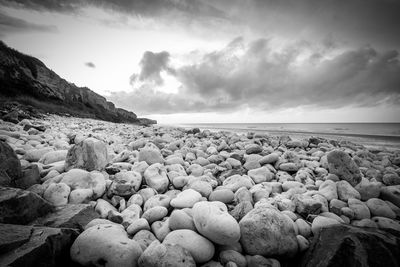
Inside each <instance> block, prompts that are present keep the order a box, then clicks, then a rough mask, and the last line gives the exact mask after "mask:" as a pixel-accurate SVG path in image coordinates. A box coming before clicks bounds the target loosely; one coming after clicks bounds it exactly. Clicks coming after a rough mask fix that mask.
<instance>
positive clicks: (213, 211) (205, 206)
mask: <svg viewBox="0 0 400 267" xmlns="http://www.w3.org/2000/svg"><path fill="white" fill-rule="evenodd" d="M220 203H221V204H222V205H224V204H223V203H222V202H220ZM193 221H194V224H195V226H196V229H197V230H198V231H199V233H200V234H201V235H203V236H205V237H207V238H208V239H209V240H211V241H213V242H214V243H216V244H220V245H229V244H231V243H234V242H237V241H239V239H240V228H239V224H238V223H237V221H236V220H235V219H234V218H233V217H232V216H231V215H230V214H229V213H228V212H227V211H226V210H222V209H220V208H219V207H218V206H217V205H215V204H214V203H213V202H207V201H202V202H198V203H196V204H195V205H194V206H193Z"/></svg>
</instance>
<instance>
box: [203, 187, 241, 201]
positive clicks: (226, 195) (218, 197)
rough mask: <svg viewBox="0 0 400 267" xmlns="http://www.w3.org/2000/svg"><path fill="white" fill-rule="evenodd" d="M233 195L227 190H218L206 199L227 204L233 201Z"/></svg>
mask: <svg viewBox="0 0 400 267" xmlns="http://www.w3.org/2000/svg"><path fill="white" fill-rule="evenodd" d="M234 196H235V195H234V194H233V192H232V190H229V189H219V190H214V191H212V192H211V194H210V195H209V197H208V200H209V201H220V202H222V203H225V204H228V203H231V202H232V201H233V198H234Z"/></svg>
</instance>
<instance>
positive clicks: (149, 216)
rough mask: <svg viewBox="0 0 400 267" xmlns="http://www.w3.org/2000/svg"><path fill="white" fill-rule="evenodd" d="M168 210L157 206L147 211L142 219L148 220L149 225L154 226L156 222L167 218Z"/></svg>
mask: <svg viewBox="0 0 400 267" xmlns="http://www.w3.org/2000/svg"><path fill="white" fill-rule="evenodd" d="M167 214H168V210H167V209H166V208H165V207H161V206H156V207H153V208H151V209H148V210H146V211H145V212H144V213H143V215H142V218H143V219H146V220H147V221H148V222H149V224H152V223H153V222H155V221H158V220H161V219H162V218H164V217H165V216H167Z"/></svg>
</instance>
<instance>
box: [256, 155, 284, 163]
mask: <svg viewBox="0 0 400 267" xmlns="http://www.w3.org/2000/svg"><path fill="white" fill-rule="evenodd" d="M278 159H279V155H278V154H277V153H271V154H269V155H266V156H264V157H262V158H261V159H260V160H259V161H258V162H259V163H260V164H261V165H265V164H274V163H275V162H277V161H278Z"/></svg>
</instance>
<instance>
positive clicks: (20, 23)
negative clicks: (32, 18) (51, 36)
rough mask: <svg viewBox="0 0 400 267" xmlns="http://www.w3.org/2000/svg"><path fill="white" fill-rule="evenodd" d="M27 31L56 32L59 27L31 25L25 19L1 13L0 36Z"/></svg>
mask: <svg viewBox="0 0 400 267" xmlns="http://www.w3.org/2000/svg"><path fill="white" fill-rule="evenodd" d="M26 31H42V32H56V31H57V27H55V26H51V25H41V24H36V23H30V22H27V21H25V20H23V19H19V18H15V17H12V16H9V15H7V14H6V13H4V12H2V11H0V36H2V35H3V34H5V33H14V32H26Z"/></svg>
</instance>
